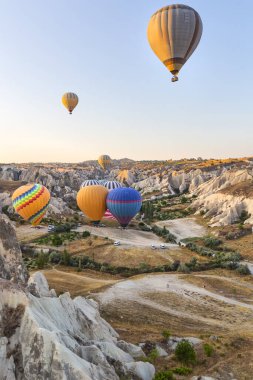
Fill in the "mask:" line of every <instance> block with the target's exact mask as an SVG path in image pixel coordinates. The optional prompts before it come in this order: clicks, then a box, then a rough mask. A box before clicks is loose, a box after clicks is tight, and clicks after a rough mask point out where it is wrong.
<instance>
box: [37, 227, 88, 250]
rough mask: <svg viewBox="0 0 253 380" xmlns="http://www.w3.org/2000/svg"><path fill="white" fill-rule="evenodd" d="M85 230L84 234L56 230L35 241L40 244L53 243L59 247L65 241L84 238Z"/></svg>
mask: <svg viewBox="0 0 253 380" xmlns="http://www.w3.org/2000/svg"><path fill="white" fill-rule="evenodd" d="M84 232H87V231H84ZM84 232H83V233H82V234H81V233H79V232H76V231H69V232H64V233H58V232H54V233H52V234H48V235H46V236H44V237H40V238H38V239H36V240H34V243H36V244H39V245H52V246H53V247H59V246H61V245H62V244H63V243H64V241H74V240H78V239H82V238H83V234H84ZM88 233H89V232H88ZM88 236H90V235H87V236H86V235H85V236H84V238H86V237H88Z"/></svg>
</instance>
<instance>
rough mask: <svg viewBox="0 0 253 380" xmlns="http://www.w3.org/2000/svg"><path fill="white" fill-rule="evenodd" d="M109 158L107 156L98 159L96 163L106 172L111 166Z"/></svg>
mask: <svg viewBox="0 0 253 380" xmlns="http://www.w3.org/2000/svg"><path fill="white" fill-rule="evenodd" d="M111 161H112V160H111V158H110V156H108V155H107V154H103V155H102V156H99V157H98V163H99V165H100V166H101V168H102V169H104V170H107V169H108V168H109V167H110V165H111Z"/></svg>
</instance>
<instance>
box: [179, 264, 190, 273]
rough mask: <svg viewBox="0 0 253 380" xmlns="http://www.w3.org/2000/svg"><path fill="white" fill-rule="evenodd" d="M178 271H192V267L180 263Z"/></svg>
mask: <svg viewBox="0 0 253 380" xmlns="http://www.w3.org/2000/svg"><path fill="white" fill-rule="evenodd" d="M177 271H178V272H182V273H190V272H191V271H190V268H189V267H188V266H187V265H185V264H180V265H179V267H178V268H177Z"/></svg>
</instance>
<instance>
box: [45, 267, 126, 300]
mask: <svg viewBox="0 0 253 380" xmlns="http://www.w3.org/2000/svg"><path fill="white" fill-rule="evenodd" d="M43 274H44V275H45V277H46V279H47V281H48V283H49V287H50V288H51V289H55V291H56V293H57V294H58V295H59V294H62V293H65V292H69V293H70V295H71V296H72V297H77V296H85V295H87V294H88V293H89V292H90V291H94V290H96V291H101V290H102V289H103V288H104V287H105V286H109V285H111V284H114V283H115V282H116V281H118V280H119V279H120V277H119V276H118V277H116V276H110V275H108V274H104V273H103V274H100V273H97V272H94V271H91V270H85V271H82V272H77V270H76V269H72V268H67V269H66V268H64V267H57V269H56V268H54V269H48V270H44V271H43Z"/></svg>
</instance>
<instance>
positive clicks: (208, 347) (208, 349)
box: [203, 343, 214, 357]
mask: <svg viewBox="0 0 253 380" xmlns="http://www.w3.org/2000/svg"><path fill="white" fill-rule="evenodd" d="M203 348H204V351H205V354H206V356H208V357H210V356H212V355H213V353H214V348H213V346H211V345H210V344H208V343H205V344H204V346H203Z"/></svg>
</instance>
